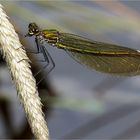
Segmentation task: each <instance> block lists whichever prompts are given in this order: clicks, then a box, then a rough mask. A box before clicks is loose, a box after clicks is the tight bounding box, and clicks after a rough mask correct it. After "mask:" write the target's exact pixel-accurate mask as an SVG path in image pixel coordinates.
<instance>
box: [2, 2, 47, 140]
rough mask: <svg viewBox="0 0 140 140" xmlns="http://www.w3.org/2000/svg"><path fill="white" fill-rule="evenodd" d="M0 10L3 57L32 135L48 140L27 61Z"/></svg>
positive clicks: (11, 28)
mask: <svg viewBox="0 0 140 140" xmlns="http://www.w3.org/2000/svg"><path fill="white" fill-rule="evenodd" d="M2 8H3V7H2V5H1V4H0V45H1V50H2V54H3V57H4V59H5V61H6V63H7V65H8V67H9V69H10V72H11V75H12V78H13V81H14V82H15V84H16V89H17V92H18V95H19V97H20V101H21V102H22V104H23V106H24V109H25V112H26V115H27V118H28V121H29V123H30V126H31V129H32V131H33V134H34V135H35V137H36V138H37V139H39V140H48V139H49V133H48V128H47V125H46V122H45V119H44V115H43V113H42V109H41V107H42V104H41V102H40V98H39V96H38V91H37V89H36V81H35V79H34V77H33V76H32V73H31V70H30V65H29V59H28V57H27V55H26V53H25V51H24V50H23V49H22V45H21V44H20V42H19V38H18V36H17V34H16V33H15V30H14V27H13V26H12V24H11V23H10V22H9V20H8V17H7V15H6V13H5V12H4V11H3V9H2Z"/></svg>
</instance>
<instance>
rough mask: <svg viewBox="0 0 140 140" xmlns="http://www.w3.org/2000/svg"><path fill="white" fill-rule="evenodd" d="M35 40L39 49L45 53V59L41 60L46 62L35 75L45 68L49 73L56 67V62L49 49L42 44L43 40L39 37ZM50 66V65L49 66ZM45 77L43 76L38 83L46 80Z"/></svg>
mask: <svg viewBox="0 0 140 140" xmlns="http://www.w3.org/2000/svg"><path fill="white" fill-rule="evenodd" d="M35 42H36V46H37V51H38V52H39V53H42V54H43V57H44V60H42V61H41V62H45V63H46V64H45V65H44V66H43V67H42V68H41V69H40V70H39V71H38V72H37V73H36V74H35V75H34V76H35V77H36V76H37V75H39V74H40V73H41V72H42V71H43V70H45V69H46V68H49V69H47V74H49V73H50V72H51V71H52V70H53V69H54V67H55V63H54V61H53V59H52V57H51V55H50V54H49V52H48V51H47V49H46V48H45V46H44V45H43V44H41V41H40V40H39V39H38V38H35ZM49 66H50V67H49ZM44 79H45V78H44V77H42V78H41V79H40V80H39V81H38V82H37V85H38V84H39V83H40V82H41V81H42V80H44Z"/></svg>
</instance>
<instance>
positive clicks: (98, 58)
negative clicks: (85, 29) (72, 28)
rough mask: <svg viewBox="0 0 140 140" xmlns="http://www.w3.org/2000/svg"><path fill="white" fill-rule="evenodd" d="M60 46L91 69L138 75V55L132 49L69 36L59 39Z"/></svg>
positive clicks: (139, 65)
mask: <svg viewBox="0 0 140 140" xmlns="http://www.w3.org/2000/svg"><path fill="white" fill-rule="evenodd" d="M61 44H62V45H61ZM60 46H64V49H65V50H66V51H67V52H68V53H69V54H70V55H71V56H72V57H73V58H74V59H76V60H77V61H78V62H80V63H82V64H85V65H87V66H88V67H89V68H91V69H95V70H97V71H100V72H105V73H111V74H116V75H124V76H133V75H139V74H140V53H139V52H138V51H136V50H134V49H130V48H126V47H121V46H117V45H112V44H107V43H99V42H92V41H89V40H87V39H84V38H81V37H78V36H75V35H70V34H64V35H63V37H61V43H60ZM95 52H96V53H95ZM97 52H98V53H97ZM112 52H113V53H112ZM114 52H115V54H114ZM120 52H121V53H120Z"/></svg>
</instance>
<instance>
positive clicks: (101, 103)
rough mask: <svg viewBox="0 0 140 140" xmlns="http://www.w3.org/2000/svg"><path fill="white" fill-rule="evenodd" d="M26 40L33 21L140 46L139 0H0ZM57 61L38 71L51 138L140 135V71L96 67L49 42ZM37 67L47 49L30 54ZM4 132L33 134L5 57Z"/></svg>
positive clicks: (27, 42) (1, 81) (1, 83)
mask: <svg viewBox="0 0 140 140" xmlns="http://www.w3.org/2000/svg"><path fill="white" fill-rule="evenodd" d="M0 2H1V4H2V5H3V6H4V10H5V11H6V13H7V15H8V16H9V18H10V21H11V23H12V24H13V25H14V27H15V29H16V31H17V33H18V34H19V37H20V40H21V42H22V43H23V45H24V46H25V47H26V48H27V49H30V50H33V49H34V50H35V49H36V48H35V42H34V38H24V35H25V34H26V33H27V31H28V24H29V23H30V22H36V23H37V24H38V26H39V27H40V28H41V29H57V30H59V31H60V32H68V33H73V34H77V35H81V36H83V37H86V38H89V39H92V40H98V41H101V42H108V43H114V44H118V45H121V46H126V47H130V48H135V49H140V30H139V28H140V2H139V1H113V0H112V1H111V0H110V1H98V0H97V1H96V0H90V1H88V0H85V1H84V0H77V1H74V0H57V1H53V0H52V1H10V0H9V1H7V0H6V1H4V0H3V1H2V0H1V1H0ZM46 48H47V49H48V51H49V52H50V54H51V56H52V58H53V60H54V62H55V64H56V67H55V69H54V70H53V71H52V72H51V73H50V74H49V75H48V76H47V71H46V70H44V71H42V73H41V74H40V75H39V76H38V77H36V78H37V81H38V80H39V78H41V77H45V80H44V81H43V82H41V83H40V84H39V85H38V88H39V94H40V97H41V99H42V103H43V104H44V106H43V111H44V113H45V115H46V120H47V122H48V127H49V130H50V137H51V139H140V133H139V132H140V77H139V76H136V77H127V78H126V77H115V76H110V75H107V74H103V73H99V72H96V71H91V70H89V69H87V68H86V67H85V66H83V65H80V64H79V63H77V62H76V61H74V60H73V59H72V58H71V57H69V55H68V54H67V53H66V52H64V51H63V50H59V49H57V48H53V47H50V46H49V45H46ZM29 57H30V59H31V61H32V69H33V73H36V72H37V71H38V70H39V69H40V68H41V67H42V66H43V64H41V63H36V62H37V61H36V60H39V59H41V57H42V55H41V54H37V55H33V54H29ZM0 62H1V63H0V69H1V70H0V138H1V139H33V138H34V137H33V135H32V133H31V130H30V127H29V125H28V122H27V120H26V117H25V113H24V110H23V107H22V105H21V104H20V101H19V98H18V96H17V93H16V90H15V87H14V85H13V83H12V81H11V78H10V74H9V71H8V69H7V67H6V65H5V63H4V61H3V60H2V59H1V61H0Z"/></svg>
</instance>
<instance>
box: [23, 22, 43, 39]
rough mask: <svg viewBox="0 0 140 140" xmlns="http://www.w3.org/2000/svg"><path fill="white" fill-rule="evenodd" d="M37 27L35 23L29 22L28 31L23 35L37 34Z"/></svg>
mask: <svg viewBox="0 0 140 140" xmlns="http://www.w3.org/2000/svg"><path fill="white" fill-rule="evenodd" d="M39 32H40V31H39V27H38V26H37V25H36V23H30V24H29V26H28V33H27V34H26V35H25V37H26V36H29V37H31V36H33V35H37V34H38V33H39Z"/></svg>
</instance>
